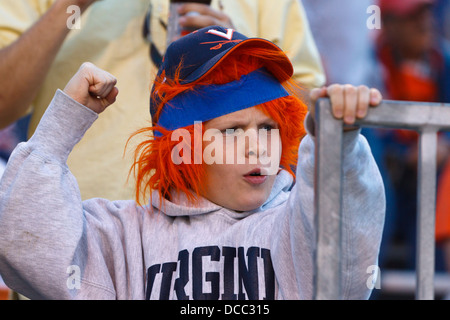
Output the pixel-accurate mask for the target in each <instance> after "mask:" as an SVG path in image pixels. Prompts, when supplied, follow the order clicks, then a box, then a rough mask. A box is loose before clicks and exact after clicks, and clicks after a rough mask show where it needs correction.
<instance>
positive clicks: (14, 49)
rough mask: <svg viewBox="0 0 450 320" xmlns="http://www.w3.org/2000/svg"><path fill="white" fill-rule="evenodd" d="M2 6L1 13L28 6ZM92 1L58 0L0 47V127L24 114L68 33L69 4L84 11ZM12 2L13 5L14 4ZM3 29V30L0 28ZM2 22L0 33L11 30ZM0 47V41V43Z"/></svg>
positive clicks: (22, 2)
mask: <svg viewBox="0 0 450 320" xmlns="http://www.w3.org/2000/svg"><path fill="white" fill-rule="evenodd" d="M7 1H10V4H9V3H8V2H5V3H4V4H3V5H2V11H3V14H8V15H14V14H18V15H20V12H16V11H18V10H19V9H21V8H23V7H25V6H31V2H30V1H26V0H7ZM94 1H95V0H57V1H55V2H54V4H53V5H52V6H51V7H50V8H49V9H48V10H47V11H46V12H45V13H44V14H43V15H42V16H41V18H40V19H39V20H37V21H36V22H35V23H34V24H33V25H32V26H31V27H30V28H29V29H28V30H27V31H26V32H24V33H23V34H21V35H20V36H19V37H18V38H17V40H15V41H14V42H13V43H11V44H9V45H7V46H5V47H3V48H2V49H0V75H2V76H1V77H0V87H1V88H2V90H0V128H3V127H6V126H8V125H9V124H11V123H13V122H14V121H16V120H17V119H19V118H20V117H21V116H23V115H24V114H25V113H26V111H27V110H28V108H29V107H30V105H31V104H32V101H33V99H34V98H35V97H36V95H37V93H38V91H39V88H40V85H41V83H42V81H43V79H44V78H45V77H46V75H47V73H48V71H49V69H50V67H51V65H52V63H53V61H54V59H55V57H56V55H57V54H58V51H59V49H60V48H61V46H62V44H63V42H64V39H65V38H66V36H67V35H68V33H69V32H70V29H69V28H68V27H67V20H68V19H69V18H70V17H71V15H72V14H73V13H72V12H71V11H69V13H67V11H68V10H67V9H68V8H69V6H71V5H76V6H78V7H79V8H80V12H84V11H85V10H86V9H87V8H88V7H89V6H90V5H91V4H92V3H93V2H94ZM13 3H14V4H13ZM2 29H3V30H2ZM10 29H14V28H13V27H8V26H6V25H5V24H4V23H2V26H0V32H5V33H6V32H11V30H10ZM0 46H1V43H0Z"/></svg>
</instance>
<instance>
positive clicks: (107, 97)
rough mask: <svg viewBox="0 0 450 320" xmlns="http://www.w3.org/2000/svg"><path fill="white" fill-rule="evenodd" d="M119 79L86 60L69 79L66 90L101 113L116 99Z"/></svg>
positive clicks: (80, 101) (72, 96)
mask: <svg viewBox="0 0 450 320" xmlns="http://www.w3.org/2000/svg"><path fill="white" fill-rule="evenodd" d="M116 83H117V79H116V78H115V77H114V76H113V75H111V74H110V73H108V72H106V71H104V70H102V69H100V68H98V67H96V66H95V65H93V64H92V63H90V62H85V63H83V65H82V66H81V67H80V69H79V70H78V72H77V73H76V74H75V75H74V76H73V78H72V79H71V80H70V81H69V83H68V84H67V86H66V88H65V89H64V92H65V93H66V94H67V95H69V96H70V97H71V98H72V99H74V100H75V101H77V102H79V103H81V104H82V105H84V106H86V107H88V108H89V109H91V110H93V111H95V112H97V113H101V112H103V111H104V110H105V109H106V108H107V107H108V106H110V105H111V104H113V103H114V102H115V101H116V97H117V95H118V93H119V90H118V89H117V88H116Z"/></svg>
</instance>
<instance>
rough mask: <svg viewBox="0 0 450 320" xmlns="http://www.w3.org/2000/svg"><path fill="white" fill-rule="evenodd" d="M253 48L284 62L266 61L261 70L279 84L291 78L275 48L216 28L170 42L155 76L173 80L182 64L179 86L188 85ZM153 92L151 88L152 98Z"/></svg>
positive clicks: (287, 63)
mask: <svg viewBox="0 0 450 320" xmlns="http://www.w3.org/2000/svg"><path fill="white" fill-rule="evenodd" d="M254 47H257V48H265V49H269V50H274V51H278V52H280V53H281V56H282V57H284V59H281V61H277V62H274V63H270V61H268V62H267V64H266V65H265V66H264V67H265V68H266V69H267V70H268V71H269V72H270V73H272V74H273V76H275V77H276V78H277V79H278V81H280V82H283V81H286V80H288V79H289V78H290V77H292V75H293V73H294V70H293V67H292V63H291V62H290V60H289V58H288V57H287V56H286V55H285V54H284V53H283V51H282V50H281V49H280V48H279V47H278V46H277V45H275V44H274V43H272V42H270V41H268V40H266V39H262V38H248V37H246V36H244V35H243V34H241V33H239V32H237V31H236V30H234V29H229V28H224V27H220V26H210V27H206V28H202V29H199V30H196V31H194V32H192V33H190V34H188V35H186V36H184V37H182V38H180V39H178V40H177V41H174V42H173V43H172V44H171V45H170V46H169V47H168V48H167V50H166V54H165V55H164V58H163V63H162V65H161V66H160V68H159V70H158V76H159V75H161V74H162V72H163V71H165V76H166V78H169V79H174V78H175V72H176V70H177V68H178V67H179V65H180V62H181V61H182V62H183V65H182V67H181V70H179V72H180V74H179V78H180V83H181V84H187V83H192V82H194V81H197V80H200V79H202V78H203V77H205V76H206V75H207V74H209V73H210V72H211V71H212V70H214V68H215V67H216V66H217V65H219V64H220V62H221V61H222V60H223V59H225V58H226V57H227V56H228V55H230V54H231V53H233V52H235V51H236V50H238V49H239V50H245V49H249V48H254ZM274 64H276V68H275V66H274ZM280 68H281V69H282V70H284V71H285V74H284V75H280V74H278V73H277V71H276V70H279V69H280ZM286 75H287V77H286ZM153 92H154V87H153V89H152V96H153ZM153 109H154V108H152V107H150V111H151V115H152V117H153V116H154V115H155V113H156V110H153Z"/></svg>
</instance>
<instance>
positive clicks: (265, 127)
mask: <svg viewBox="0 0 450 320" xmlns="http://www.w3.org/2000/svg"><path fill="white" fill-rule="evenodd" d="M259 129H260V130H266V131H271V130H272V129H275V128H274V126H272V125H271V124H265V125H263V126H261V128H259Z"/></svg>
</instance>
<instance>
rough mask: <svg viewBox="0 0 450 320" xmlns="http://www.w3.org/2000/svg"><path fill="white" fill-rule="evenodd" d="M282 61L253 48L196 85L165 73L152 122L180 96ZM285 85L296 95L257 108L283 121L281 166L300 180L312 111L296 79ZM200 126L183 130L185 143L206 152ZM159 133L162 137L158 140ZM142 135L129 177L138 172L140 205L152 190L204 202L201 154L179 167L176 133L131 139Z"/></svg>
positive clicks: (161, 130)
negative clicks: (302, 146) (300, 162)
mask: <svg viewBox="0 0 450 320" xmlns="http://www.w3.org/2000/svg"><path fill="white" fill-rule="evenodd" d="M279 59H281V56H280V53H278V52H275V51H272V50H267V49H259V48H252V49H251V50H245V51H242V52H240V51H239V50H237V51H236V52H234V53H233V54H231V55H230V56H228V57H227V58H225V60H224V61H222V62H221V63H219V65H218V66H217V67H216V68H215V69H214V70H213V71H212V72H210V73H209V74H208V75H207V76H206V77H205V78H204V79H201V80H199V81H196V82H194V83H190V84H180V79H179V78H178V73H176V77H175V79H165V81H163V79H164V77H165V75H164V73H163V74H162V75H161V76H160V77H158V78H157V79H156V80H155V84H154V90H153V92H154V96H152V103H153V104H155V105H154V106H153V108H155V109H154V110H155V111H156V114H155V118H154V119H152V120H153V124H155V123H156V122H157V119H158V116H159V114H160V112H161V110H162V108H163V107H164V105H165V104H166V103H167V102H168V101H170V100H171V99H172V98H173V97H175V96H176V95H178V94H180V93H182V92H184V91H187V90H192V91H195V89H196V88H198V86H204V85H210V84H224V83H228V82H231V81H235V80H238V79H240V77H241V76H243V75H246V74H248V73H250V72H252V71H255V70H257V69H259V68H261V67H263V66H265V65H267V64H269V63H270V64H274V65H276V62H277V60H279ZM180 67H181V64H180ZM180 67H179V68H180ZM282 72H284V70H282V69H280V73H282ZM285 78H286V77H285ZM283 86H285V88H286V89H287V90H288V91H289V92H290V93H291V95H290V96H287V97H283V98H279V99H276V100H273V101H269V102H266V103H264V104H261V105H259V106H257V107H258V108H260V109H261V110H262V111H263V112H264V113H265V114H266V115H268V116H269V117H271V118H272V119H273V120H274V121H276V122H277V123H278V125H279V126H278V127H279V130H280V131H279V132H280V138H281V143H282V147H283V148H282V153H281V163H280V165H281V167H282V168H283V169H285V170H287V171H288V172H290V173H291V174H292V175H293V176H294V177H295V174H294V171H293V167H294V166H295V165H296V164H297V154H298V147H299V144H300V141H301V138H302V137H303V136H304V135H305V134H306V132H305V129H304V127H303V121H304V118H305V116H306V113H307V106H306V104H305V103H304V102H303V101H302V100H300V99H299V98H298V97H297V96H295V92H297V93H298V92H299V91H300V90H303V89H302V88H300V87H298V86H297V85H296V84H295V83H294V81H292V80H289V81H286V82H285V83H283ZM198 127H199V126H194V125H192V126H189V127H185V128H183V129H185V131H184V132H186V133H187V134H188V135H189V136H190V137H189V139H183V141H184V142H185V141H190V144H191V146H190V150H194V151H195V150H203V148H196V147H195V146H194V143H196V142H195V139H194V136H200V137H203V133H204V132H203V129H201V127H200V128H198ZM203 127H204V126H203ZM195 130H199V131H200V130H201V132H195ZM156 131H157V132H159V133H161V134H162V136H160V137H155V136H154V133H155V132H156ZM137 135H146V139H145V140H144V141H142V142H141V143H140V144H139V145H138V146H137V147H136V150H135V152H134V163H133V166H132V168H131V170H130V174H131V173H132V172H133V173H134V175H135V178H136V201H137V202H138V203H139V204H141V201H140V199H148V197H150V198H151V197H152V191H153V190H156V191H157V192H158V194H159V197H160V200H162V199H163V198H165V199H168V200H170V199H171V192H172V191H175V192H177V193H179V192H183V193H185V194H186V195H187V197H188V199H189V201H190V202H191V203H192V204H193V205H195V204H196V200H197V199H199V195H200V190H202V188H203V184H202V183H203V182H204V181H205V180H206V179H204V177H205V170H204V167H203V165H202V164H201V161H198V159H202V155H197V154H195V152H194V151H193V152H192V153H191V155H190V157H191V159H190V161H188V162H187V163H184V162H182V163H180V164H177V163H175V162H174V161H173V159H172V150H175V149H174V148H176V147H177V145H179V144H180V140H179V139H173V140H175V141H172V131H167V130H165V129H164V128H162V127H158V126H156V125H154V126H151V127H146V128H142V129H140V130H138V131H137V132H135V133H134V134H133V135H132V136H131V137H130V139H131V138H133V137H134V136H137ZM180 139H181V138H180ZM200 140H203V139H200ZM183 150H184V149H183ZM185 156H189V155H183V157H185Z"/></svg>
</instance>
